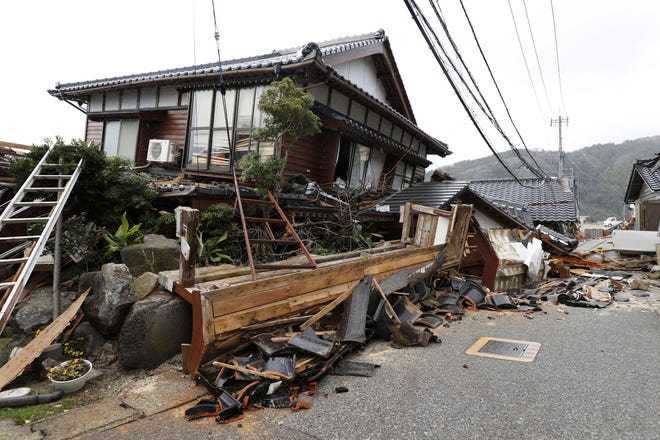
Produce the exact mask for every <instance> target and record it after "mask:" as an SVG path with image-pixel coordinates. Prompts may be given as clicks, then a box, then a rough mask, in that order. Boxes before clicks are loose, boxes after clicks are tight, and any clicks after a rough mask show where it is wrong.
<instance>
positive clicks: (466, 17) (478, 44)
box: [460, 0, 546, 174]
mask: <svg viewBox="0 0 660 440" xmlns="http://www.w3.org/2000/svg"><path fill="white" fill-rule="evenodd" d="M460 3H461V8H462V9H463V14H465V19H466V20H467V22H468V25H469V26H470V31H472V36H473V37H474V41H475V43H476V44H477V47H478V48H479V53H480V54H481V58H482V59H483V60H484V64H486V68H487V69H488V73H489V74H490V78H491V79H492V80H493V84H495V89H496V90H497V94H498V95H499V96H500V100H501V101H502V104H503V105H504V109H505V110H506V114H507V116H508V117H509V121H511V125H513V128H514V129H515V130H516V133H517V134H518V137H519V138H520V142H522V145H523V147H524V148H525V151H526V152H527V154H528V155H529V157H530V158H531V159H532V161H534V164H536V166H537V167H538V169H539V170H541V171H542V172H543V174H546V173H545V171H544V170H543V168H542V167H541V165H539V163H538V162H537V161H536V159H535V158H534V156H533V155H532V153H531V152H530V151H529V149H528V148H527V144H526V143H525V140H524V139H523V137H522V134H520V131H519V130H518V126H517V125H516V123H515V122H514V121H513V118H512V117H511V112H510V111H509V106H508V105H507V104H506V101H505V100H504V96H502V91H501V90H500V87H499V85H498V84H497V81H496V80H495V75H493V71H492V69H491V68H490V64H489V63H488V59H487V58H486V54H484V51H483V49H482V48H481V44H480V43H479V39H478V38H477V33H476V32H475V30H474V27H473V26H472V21H471V20H470V16H469V15H468V12H467V10H466V9H465V5H464V4H463V0H460Z"/></svg>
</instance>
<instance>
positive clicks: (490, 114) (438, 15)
mask: <svg viewBox="0 0 660 440" xmlns="http://www.w3.org/2000/svg"><path fill="white" fill-rule="evenodd" d="M429 3H430V4H431V8H432V9H433V12H434V13H435V16H436V18H437V19H438V21H439V22H440V25H441V26H442V29H443V31H444V33H445V36H446V37H447V40H448V41H449V43H450V44H451V46H452V48H453V49H454V52H455V53H456V56H457V58H458V60H459V61H460V63H461V65H462V66H463V68H464V69H465V71H466V72H467V74H468V76H469V78H470V80H471V82H472V84H473V85H474V88H475V89H476V90H477V93H478V94H479V96H480V97H481V99H482V100H483V102H484V105H485V107H486V108H487V109H488V112H486V110H485V109H484V107H483V106H481V105H479V103H478V102H477V104H478V105H479V108H480V109H481V111H482V112H484V113H485V114H486V117H488V119H489V120H490V122H491V124H493V126H494V127H495V129H496V130H497V131H498V132H499V133H500V134H501V135H502V137H503V138H504V139H505V140H506V142H507V143H508V144H509V147H510V148H511V150H512V151H513V153H514V154H515V155H516V157H517V158H518V160H520V162H521V163H522V164H523V165H524V166H525V167H526V168H527V169H528V170H530V171H531V172H532V173H533V174H534V175H536V176H537V177H540V178H545V177H547V175H546V174H545V173H544V172H543V170H541V169H540V167H538V169H537V168H535V167H533V166H532V165H531V164H530V163H529V162H527V160H526V159H525V158H523V156H522V155H521V153H520V151H519V150H518V149H517V148H516V146H515V145H514V144H513V142H511V139H509V137H508V136H507V134H506V133H505V132H504V130H503V129H502V126H501V125H500V124H499V122H498V121H497V119H496V117H495V114H494V113H493V111H492V110H491V108H490V106H489V105H488V102H487V101H486V98H485V97H484V96H483V94H482V93H481V89H480V88H479V86H478V85H477V82H476V80H475V79H474V77H473V76H472V72H471V71H470V69H469V67H468V66H467V64H466V63H465V61H464V59H463V56H462V55H461V52H460V50H459V49H458V46H457V45H456V43H455V42H454V39H453V38H452V36H451V33H450V32H449V28H448V26H447V23H446V22H445V20H444V17H443V16H442V13H441V11H440V5H439V4H437V0H436V1H435V3H434V1H433V0H429ZM434 36H435V33H434ZM435 37H436V39H437V36H435ZM443 53H445V56H447V53H446V52H445V51H444V49H443ZM450 64H451V65H452V66H454V65H453V63H452V62H451V60H450ZM454 71H456V73H457V75H458V77H459V78H460V79H461V81H462V82H463V84H465V86H466V87H467V88H468V91H469V92H470V95H471V96H472V97H473V99H475V101H477V100H476V98H475V97H474V93H472V91H471V90H470V89H469V86H468V85H467V83H466V81H465V80H464V78H463V76H462V75H461V74H460V73H459V72H458V70H457V69H456V68H454ZM537 166H538V164H537Z"/></svg>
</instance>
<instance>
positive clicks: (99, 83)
mask: <svg viewBox="0 0 660 440" xmlns="http://www.w3.org/2000/svg"><path fill="white" fill-rule="evenodd" d="M386 40H387V37H386V36H385V32H383V31H382V30H379V31H377V32H373V33H370V34H364V35H357V36H352V37H344V38H338V39H335V40H329V41H325V42H322V43H318V44H317V43H308V44H306V45H305V46H303V47H302V48H301V47H296V48H290V49H282V50H275V51H273V52H271V53H269V54H264V55H257V56H253V57H248V58H240V59H236V60H229V61H225V62H223V63H222V70H223V72H229V71H235V70H249V69H258V68H263V67H272V66H274V65H275V64H282V65H286V64H293V63H298V62H301V61H304V60H307V59H311V58H314V56H315V55H316V53H315V50H314V49H318V50H319V51H320V53H321V57H323V56H326V55H331V54H335V53H340V52H345V51H347V50H350V49H356V48H359V47H363V46H369V45H372V44H377V43H381V42H384V41H386ZM218 72H219V68H218V63H208V64H200V65H195V66H187V67H179V68H175V69H167V70H158V71H155V72H147V73H140V74H135V75H126V76H118V77H113V78H103V79H97V80H92V81H82V82H75V83H66V84H59V83H58V84H57V85H56V86H55V89H54V90H51V91H50V92H51V94H57V93H60V92H61V93H69V92H75V91H80V90H85V89H92V88H97V87H109V86H119V85H130V84H137V83H143V82H153V81H160V80H168V79H177V78H189V77H194V76H199V75H209V74H217V73H218Z"/></svg>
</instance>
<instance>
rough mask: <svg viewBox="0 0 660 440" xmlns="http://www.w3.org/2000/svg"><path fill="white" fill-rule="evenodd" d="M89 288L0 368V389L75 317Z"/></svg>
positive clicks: (18, 373)
mask: <svg viewBox="0 0 660 440" xmlns="http://www.w3.org/2000/svg"><path fill="white" fill-rule="evenodd" d="M90 289H91V287H90V288H89V289H87V290H86V291H84V292H83V293H82V295H80V297H79V298H78V299H77V300H75V301H74V302H73V304H71V305H70V306H69V308H68V309H66V311H65V312H64V313H62V314H61V315H60V316H58V317H57V319H55V320H54V321H53V322H51V323H50V325H48V327H46V328H45V329H44V330H43V331H42V332H40V333H39V334H38V335H37V336H35V338H34V339H33V340H32V341H30V342H29V343H28V344H27V345H26V346H25V347H23V349H22V350H21V351H20V352H18V354H17V355H16V356H14V357H13V358H11V359H10V360H9V361H8V362H7V363H6V364H4V365H3V366H2V368H0V389H2V388H4V387H5V386H6V385H7V384H9V383H10V382H11V381H13V380H14V379H16V378H17V377H18V376H19V375H20V374H21V373H22V372H23V371H24V370H25V368H27V366H28V365H30V364H31V363H32V362H33V361H34V360H35V359H36V358H38V357H39V355H40V354H41V353H43V351H44V350H45V349H46V347H48V346H49V345H50V344H51V343H52V342H53V341H54V340H55V338H57V337H58V336H59V335H60V334H61V333H62V331H63V330H64V328H65V327H66V326H67V324H68V323H69V322H70V321H71V320H72V319H73V318H74V317H75V316H76V313H78V310H79V309H80V306H81V305H82V303H83V301H85V298H87V294H89V291H90Z"/></svg>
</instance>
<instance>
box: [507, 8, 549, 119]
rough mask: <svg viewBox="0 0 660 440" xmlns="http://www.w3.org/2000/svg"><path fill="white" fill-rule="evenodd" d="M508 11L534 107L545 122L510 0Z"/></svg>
mask: <svg viewBox="0 0 660 440" xmlns="http://www.w3.org/2000/svg"><path fill="white" fill-rule="evenodd" d="M509 11H511V20H513V28H514V29H515V31H516V38H518V46H520V53H521V54H522V57H523V61H524V62H525V69H526V70H527V77H528V78H529V83H530V84H531V85H532V90H533V91H534V98H536V105H537V106H538V109H539V113H540V115H541V119H543V120H544V121H545V120H546V118H545V115H544V114H543V109H542V108H541V101H540V100H539V94H538V93H537V92H536V86H535V85H534V80H533V79H532V73H531V72H530V70H529V64H528V63H527V56H526V55H525V50H524V49H523V45H522V41H521V40H520V32H518V24H517V23H516V16H515V15H514V13H513V7H512V6H511V0H509Z"/></svg>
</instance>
